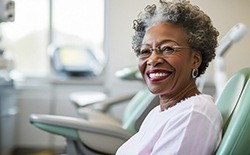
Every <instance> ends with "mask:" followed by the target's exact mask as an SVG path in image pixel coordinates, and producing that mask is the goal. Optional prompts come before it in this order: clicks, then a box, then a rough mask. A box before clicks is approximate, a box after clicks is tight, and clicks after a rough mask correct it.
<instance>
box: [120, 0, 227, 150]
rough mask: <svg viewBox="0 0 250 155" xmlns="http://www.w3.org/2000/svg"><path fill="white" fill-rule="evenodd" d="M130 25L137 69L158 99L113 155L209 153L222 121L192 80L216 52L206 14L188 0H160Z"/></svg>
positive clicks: (214, 34) (213, 32)
mask: <svg viewBox="0 0 250 155" xmlns="http://www.w3.org/2000/svg"><path fill="white" fill-rule="evenodd" d="M194 23H195V24H194ZM133 28H134V30H135V34H134V36H133V41H132V45H133V49H134V51H135V53H136V55H137V56H138V68H139V71H140V73H141V75H142V77H143V79H144V81H145V83H146V85H147V87H148V89H149V90H150V92H152V93H153V94H155V95H158V96H159V98H160V103H159V106H157V107H155V108H154V109H153V110H151V112H150V113H149V114H148V116H147V117H146V118H145V120H144V121H143V123H142V125H141V128H140V130H139V131H138V132H137V133H136V134H135V135H134V136H132V137H131V138H130V139H129V140H128V141H127V142H126V143H124V144H123V145H122V146H121V147H120V148H119V149H118V151H117V155H128V154H133V155H139V154H143V155H158V154H167V155H176V154H178V155H186V154H192V155H208V154H213V153H214V152H215V150H216V148H217V147H218V145H219V143H220V141H221V127H222V122H223V120H222V117H221V114H220V112H219V110H218V108H217V107H216V105H215V104H214V101H213V98H212V97H211V96H210V95H206V94H202V93H201V92H200V91H199V90H198V89H197V86H196V82H195V81H196V78H197V77H198V76H200V75H201V74H203V73H204V72H205V70H206V68H207V66H208V64H209V62H210V61H211V60H212V59H213V58H214V56H215V47H216V46H217V36H218V31H217V30H216V28H215V27H213V25H212V22H211V20H210V18H209V17H208V16H207V15H206V14H205V13H204V12H203V11H201V10H200V9H199V7H197V6H194V5H192V4H190V2H189V1H186V0H173V1H172V2H169V1H164V0H160V2H159V4H158V5H155V4H153V5H148V6H147V7H146V8H145V9H144V11H142V12H141V13H140V14H139V15H138V18H137V19H136V20H134V27H133Z"/></svg>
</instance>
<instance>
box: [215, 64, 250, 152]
mask: <svg viewBox="0 0 250 155" xmlns="http://www.w3.org/2000/svg"><path fill="white" fill-rule="evenodd" d="M216 104H217V106H218V108H219V110H220V111H221V113H222V117H223V120H224V125H223V137H222V141H221V144H220V145H219V147H218V149H217V152H216V155H249V154H250V147H249V144H250V68H245V69H242V70H240V71H239V72H238V73H236V74H235V75H234V76H233V77H232V78H230V80H229V81H228V83H227V85H226V86H225V88H224V90H223V92H222V94H221V95H220V97H219V99H218V100H217V102H216Z"/></svg>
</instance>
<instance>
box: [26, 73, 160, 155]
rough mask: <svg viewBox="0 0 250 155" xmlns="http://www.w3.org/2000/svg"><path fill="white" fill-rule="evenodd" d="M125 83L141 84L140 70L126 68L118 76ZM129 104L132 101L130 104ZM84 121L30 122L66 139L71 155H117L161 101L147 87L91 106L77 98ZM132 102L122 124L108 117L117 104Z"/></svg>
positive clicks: (42, 118) (48, 118) (46, 118)
mask: <svg viewBox="0 0 250 155" xmlns="http://www.w3.org/2000/svg"><path fill="white" fill-rule="evenodd" d="M116 76H117V77H118V78H120V79H124V80H140V81H142V78H141V77H140V76H139V75H138V70H137V69H136V68H125V69H123V70H120V71H118V72H116ZM128 100H129V101H128ZM71 101H72V102H73V104H75V106H76V109H77V111H78V114H79V117H80V118H73V117H67V116H55V115H44V114H33V115H31V116H30V122H31V123H32V124H33V125H34V126H36V127H38V128H40V129H42V130H45V131H47V132H50V133H53V134H56V135H60V136H63V137H65V138H66V141H67V146H66V147H67V148H66V153H67V154H68V155H84V154H86V155H103V154H115V152H116V150H117V149H118V148H119V147H120V146H121V145H122V144H123V143H124V142H125V141H127V140H128V139H129V138H130V137H131V136H132V135H133V134H135V133H136V132H137V131H138V130H139V128H140V126H141V123H142V121H143V120H144V118H145V117H146V115H147V114H148V113H149V111H151V109H153V108H154V107H155V106H157V105H159V97H158V96H155V95H153V94H151V93H150V92H149V91H148V89H147V88H146V87H145V88H143V89H142V90H140V91H138V92H137V93H136V94H133V93H131V94H126V95H122V96H118V97H112V98H108V99H106V100H103V101H100V102H97V103H89V102H84V100H83V99H77V98H73V97H72V94H71ZM124 101H128V103H127V105H126V107H125V109H124V114H123V118H122V120H119V119H117V118H115V117H113V116H112V115H110V114H109V113H108V111H109V109H110V108H111V107H112V106H115V105H116V104H121V102H124Z"/></svg>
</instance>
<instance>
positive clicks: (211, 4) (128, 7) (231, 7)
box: [106, 0, 250, 88]
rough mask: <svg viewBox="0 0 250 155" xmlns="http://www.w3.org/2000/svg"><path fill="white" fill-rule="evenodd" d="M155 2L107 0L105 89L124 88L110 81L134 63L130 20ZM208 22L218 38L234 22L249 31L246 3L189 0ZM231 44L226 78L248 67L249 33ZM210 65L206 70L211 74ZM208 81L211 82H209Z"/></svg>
mask: <svg viewBox="0 0 250 155" xmlns="http://www.w3.org/2000/svg"><path fill="white" fill-rule="evenodd" d="M157 2H158V0H136V1H134V0H126V1H123V0H107V21H106V22H107V44H106V45H107V51H108V52H109V63H108V67H107V80H106V86H107V88H120V87H123V86H124V85H123V84H121V83H119V81H118V80H117V79H115V78H114V72H115V71H116V70H118V69H120V68H122V67H124V66H130V65H136V64H137V60H136V57H135V56H134V54H133V51H132V49H131V36H132V34H133V30H132V21H133V20H134V19H135V17H136V15H137V14H138V13H139V12H140V11H141V10H142V9H144V7H145V6H146V5H147V4H152V3H157ZM191 3H192V4H196V5H198V6H199V7H200V8H201V9H202V10H203V11H204V12H206V13H207V14H208V15H209V16H210V17H211V19H212V21H213V23H214V25H215V27H216V28H217V29H218V30H219V32H220V36H219V39H221V38H222V37H223V36H224V35H225V34H226V33H227V31H229V30H230V29H231V28H232V27H233V26H234V25H235V24H237V23H238V22H242V23H244V24H245V25H246V26H247V27H248V28H249V31H250V20H249V13H250V12H249V10H250V1H249V0H237V1H235V0H219V1H217V0H191ZM249 33H250V32H249ZM249 33H248V34H247V35H246V36H245V37H244V38H243V39H242V40H241V41H240V42H238V43H236V44H234V45H233V46H232V48H231V49H230V50H229V51H228V53H226V55H225V59H226V70H227V74H228V76H231V75H232V74H233V73H234V72H236V71H238V70H239V69H241V68H244V67H246V66H250V61H249V60H248V59H249V52H250V51H249V46H248V45H249V43H250V34H249ZM212 72H213V63H212V64H211V65H210V67H209V68H208V73H210V74H211V75H212ZM210 80H211V79H210Z"/></svg>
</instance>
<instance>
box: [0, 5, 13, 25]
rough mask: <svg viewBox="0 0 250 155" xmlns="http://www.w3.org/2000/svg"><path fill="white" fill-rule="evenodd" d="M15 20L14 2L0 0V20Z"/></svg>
mask: <svg viewBox="0 0 250 155" xmlns="http://www.w3.org/2000/svg"><path fill="white" fill-rule="evenodd" d="M14 20H15V2H14V1H12V0H0V22H13V21H14Z"/></svg>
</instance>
